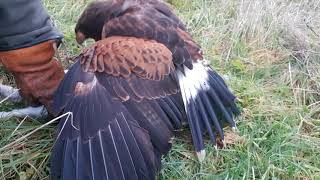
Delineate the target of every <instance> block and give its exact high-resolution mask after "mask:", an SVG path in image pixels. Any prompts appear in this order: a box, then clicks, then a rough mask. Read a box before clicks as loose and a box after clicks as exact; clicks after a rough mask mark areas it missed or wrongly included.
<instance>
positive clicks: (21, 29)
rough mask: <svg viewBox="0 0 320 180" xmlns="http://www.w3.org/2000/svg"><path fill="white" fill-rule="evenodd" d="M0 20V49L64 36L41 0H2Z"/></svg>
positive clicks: (0, 2) (8, 48) (14, 47)
mask: <svg viewBox="0 0 320 180" xmlns="http://www.w3.org/2000/svg"><path fill="white" fill-rule="evenodd" d="M0 22H1V23H0V51H7V50H14V49H19V48H24V47H29V46H32V45H35V44H39V43H42V42H44V41H47V40H52V39H61V38H62V37H63V36H62V34H61V32H59V31H58V30H57V28H56V27H55V26H54V24H53V22H52V20H51V19H50V16H49V14H48V12H47V10H46V9H45V8H44V6H43V4H42V2H41V0H1V1H0Z"/></svg>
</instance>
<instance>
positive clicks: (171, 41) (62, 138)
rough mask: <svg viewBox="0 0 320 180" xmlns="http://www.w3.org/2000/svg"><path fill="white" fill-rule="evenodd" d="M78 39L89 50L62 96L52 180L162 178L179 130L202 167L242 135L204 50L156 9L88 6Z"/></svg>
mask: <svg viewBox="0 0 320 180" xmlns="http://www.w3.org/2000/svg"><path fill="white" fill-rule="evenodd" d="M75 33H76V40H77V41H78V43H82V42H83V41H85V40H86V39H88V38H93V39H94V40H95V41H96V42H95V43H94V44H92V45H90V46H89V47H87V48H85V49H84V50H83V52H82V53H81V54H80V55H79V56H78V57H77V58H76V59H75V61H76V62H75V64H74V65H73V66H72V67H71V68H70V70H69V72H68V73H67V74H66V75H65V78H64V80H63V81H62V83H61V84H60V86H59V88H58V90H57V91H56V93H55V97H54V104H53V111H54V113H55V114H56V115H58V114H61V113H65V112H72V114H73V116H72V118H71V119H68V118H65V119H63V120H61V121H60V123H59V130H58V132H59V133H58V136H57V139H56V143H55V145H54V148H53V153H52V155H51V179H53V180H55V179H77V180H82V179H155V178H156V173H157V171H158V170H159V169H160V166H161V156H162V155H164V154H166V153H167V152H168V151H169V150H170V148H171V138H172V137H173V132H174V130H175V129H179V128H181V127H182V125H183V124H185V123H186V124H188V125H189V127H190V130H191V135H192V139H193V143H194V147H195V150H196V152H197V156H198V158H199V160H200V161H201V160H203V159H204V157H205V151H204V148H205V145H204V140H203V135H204V133H206V132H207V133H208V134H209V136H210V139H211V142H212V143H213V144H214V145H216V136H217V135H218V136H219V137H220V138H221V139H222V140H223V138H224V134H223V126H224V125H225V124H226V123H228V124H230V126H231V127H235V122H234V120H233V117H234V116H235V115H238V114H239V111H238V109H237V107H236V104H235V99H236V97H235V96H234V95H233V94H232V93H231V92H230V90H229V89H228V87H227V85H226V84H225V82H224V80H223V79H222V78H221V77H220V76H219V75H218V74H217V73H216V72H215V71H214V70H213V69H211V68H210V67H209V66H207V65H206V64H205V60H204V58H203V55H202V51H201V47H200V46H199V45H198V44H197V43H196V42H195V41H194V40H193V39H192V37H191V35H190V34H189V33H188V32H187V29H186V27H185V26H184V24H183V23H182V22H181V21H180V20H179V18H178V17H177V16H176V15H175V14H174V13H173V12H172V10H171V9H170V7H169V6H168V5H167V4H165V3H164V2H161V1H158V0H106V1H95V2H93V3H91V4H89V5H88V6H87V8H86V9H85V10H84V12H83V13H82V15H81V16H80V18H79V20H78V22H77V25H76V28H75Z"/></svg>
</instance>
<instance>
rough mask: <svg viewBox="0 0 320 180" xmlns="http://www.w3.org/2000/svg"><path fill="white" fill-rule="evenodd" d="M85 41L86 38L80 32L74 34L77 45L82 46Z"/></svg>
mask: <svg viewBox="0 0 320 180" xmlns="http://www.w3.org/2000/svg"><path fill="white" fill-rule="evenodd" d="M85 40H86V36H85V35H84V34H83V33H82V32H80V31H78V32H77V33H76V41H77V43H78V44H82V43H83V42H84V41H85Z"/></svg>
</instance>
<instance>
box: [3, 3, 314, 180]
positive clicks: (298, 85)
mask: <svg viewBox="0 0 320 180" xmlns="http://www.w3.org/2000/svg"><path fill="white" fill-rule="evenodd" d="M44 2H45V5H46V6H47V7H48V9H49V11H50V14H52V16H53V18H54V19H55V21H56V24H57V26H58V27H59V28H60V29H61V30H62V32H63V33H64V34H65V39H64V44H63V46H62V47H61V48H60V51H59V54H58V57H59V58H60V59H61V60H63V62H64V64H65V65H66V66H68V65H69V64H70V62H68V61H67V60H68V59H70V58H71V57H73V56H75V55H76V54H77V53H79V51H80V50H81V48H80V47H79V46H77V45H76V42H75V40H74V31H73V29H74V26H75V23H76V21H77V18H78V16H79V15H80V13H81V11H82V9H83V8H84V7H85V5H86V4H87V3H88V1H86V0H56V1H50V0H45V1H44ZM168 2H170V3H171V4H172V5H173V6H174V7H175V9H176V12H177V13H178V14H179V16H180V17H181V18H182V19H183V20H184V22H185V23H186V24H187V26H188V28H189V30H190V32H191V33H192V34H193V35H194V37H195V39H196V40H197V41H198V42H199V43H200V44H201V45H202V47H203V49H204V51H205V56H206V58H207V59H208V60H211V62H212V66H213V67H214V68H215V69H216V70H217V71H218V72H219V73H220V74H222V75H224V77H225V78H226V79H227V83H228V84H229V86H230V87H231V89H232V90H233V92H234V93H235V94H236V95H237V97H238V99H239V106H240V107H241V109H242V111H243V113H242V116H241V117H239V118H238V119H237V125H238V128H239V133H232V132H231V131H230V130H229V129H226V131H227V132H228V133H227V144H228V146H227V148H225V149H219V150H218V151H217V150H215V149H214V148H213V147H212V146H211V145H210V144H208V145H207V158H206V160H205V161H204V162H203V163H202V164H199V163H198V161H197V159H196V157H195V155H194V152H193V148H192V143H191V138H190V135H189V131H188V130H187V129H185V130H183V131H182V132H177V136H176V137H175V139H174V143H173V148H172V150H171V152H170V153H169V155H167V156H166V157H164V158H163V168H162V170H161V172H160V174H159V179H320V120H319V117H320V116H319V109H320V103H319V101H320V97H319V93H320V92H319V87H320V84H319V82H320V81H319V79H320V75H319V74H320V56H319V53H318V52H320V47H319V36H318V33H319V34H320V21H319V18H318V17H320V13H319V12H320V11H319V3H318V1H316V0H299V1H296V0H295V1H289V0H268V1H262V0H261V1H260V0H257V1H250V0H243V1H238V0H197V1H195V0H168ZM267 2H268V3H267ZM0 73H1V74H2V75H4V76H5V78H3V81H4V83H9V84H12V83H13V81H12V77H11V76H10V75H8V74H7V73H6V72H5V71H3V70H1V71H0ZM16 106H17V105H16V104H12V103H5V104H2V105H1V107H0V110H9V109H12V108H13V107H16ZM19 106H21V105H19ZM19 124H20V127H19V128H18V129H17V130H15V129H16V128H17V126H18V125H19ZM40 125H41V123H39V122H37V121H36V120H31V119H27V120H25V121H22V120H21V119H15V118H12V119H9V120H0V127H1V128H0V147H3V146H5V145H6V144H8V143H10V142H12V141H14V140H15V139H17V138H19V137H21V136H23V135H25V134H26V133H28V132H30V131H32V130H33V129H34V128H36V127H39V126H40ZM54 130H55V126H54V125H52V126H49V127H46V128H44V129H42V130H40V131H39V132H37V133H36V134H33V135H32V136H31V137H29V138H27V139H25V140H24V141H22V142H21V143H19V145H17V146H14V147H11V148H8V149H5V150H4V151H1V152H0V179H1V178H3V179H19V178H20V179H48V174H49V170H50V166H49V163H48V159H49V155H50V149H51V147H52V143H53V136H54ZM13 132H14V133H13ZM12 133H13V134H12ZM207 139H208V138H207Z"/></svg>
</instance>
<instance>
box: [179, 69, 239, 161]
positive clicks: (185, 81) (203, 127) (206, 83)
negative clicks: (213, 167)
mask: <svg viewBox="0 0 320 180" xmlns="http://www.w3.org/2000/svg"><path fill="white" fill-rule="evenodd" d="M177 75H178V79H179V83H180V89H181V93H182V97H183V101H184V104H185V111H186V114H187V119H188V124H189V126H190V129H191V133H192V138H193V143H194V145H195V149H196V151H197V155H198V157H199V160H203V159H204V157H205V152H204V142H203V134H204V132H205V131H207V132H208V134H209V136H210V139H211V142H212V143H213V144H214V145H216V133H218V134H219V136H220V138H221V139H222V140H223V139H224V133H223V126H224V124H226V123H227V124H229V125H230V126H231V127H233V128H235V126H236V125H235V122H234V120H233V118H234V116H236V115H238V114H240V112H239V110H238V108H237V106H236V103H235V99H236V97H235V96H234V95H233V94H232V93H231V92H230V90H229V89H228V87H227V85H226V84H225V82H224V81H223V79H222V78H221V77H220V76H219V75H218V74H217V73H216V72H214V71H213V70H212V69H211V68H209V67H205V66H203V65H202V64H200V63H194V64H193V69H192V70H190V69H187V68H186V67H185V69H184V73H182V72H179V71H178V73H177Z"/></svg>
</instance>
